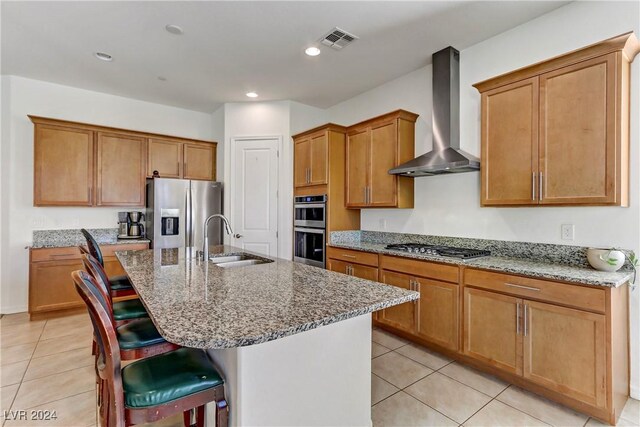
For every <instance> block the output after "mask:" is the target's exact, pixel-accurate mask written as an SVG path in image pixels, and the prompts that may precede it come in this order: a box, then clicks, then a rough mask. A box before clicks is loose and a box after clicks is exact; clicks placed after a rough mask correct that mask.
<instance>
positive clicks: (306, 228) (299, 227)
mask: <svg viewBox="0 0 640 427" xmlns="http://www.w3.org/2000/svg"><path fill="white" fill-rule="evenodd" d="M326 208H327V196H326V195H324V194H323V195H318V196H298V197H295V198H294V204H293V212H294V214H293V218H294V220H293V234H294V250H293V260H294V261H297V262H302V263H304V264H309V265H314V266H316V267H321V268H324V264H325V252H326V249H325V243H326V232H327V221H326V218H327V209H326Z"/></svg>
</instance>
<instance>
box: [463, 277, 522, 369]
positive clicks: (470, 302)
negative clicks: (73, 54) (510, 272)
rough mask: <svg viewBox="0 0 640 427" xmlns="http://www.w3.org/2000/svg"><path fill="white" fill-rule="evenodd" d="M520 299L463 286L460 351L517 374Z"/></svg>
mask: <svg viewBox="0 0 640 427" xmlns="http://www.w3.org/2000/svg"><path fill="white" fill-rule="evenodd" d="M521 301H522V300H520V299H518V298H514V297H511V296H507V295H502V294H497V293H493V292H486V291H481V290H478V289H473V288H465V290H464V343H463V350H462V351H463V353H464V354H465V355H467V356H469V357H473V358H475V359H478V360H481V361H482V362H484V363H486V364H488V365H491V366H494V367H496V368H498V369H501V370H503V371H505V372H509V373H512V374H517V375H521V374H522V351H521V349H522V335H521V334H520V330H519V328H520V326H519V325H520V317H519V316H520V307H521V305H522V304H521Z"/></svg>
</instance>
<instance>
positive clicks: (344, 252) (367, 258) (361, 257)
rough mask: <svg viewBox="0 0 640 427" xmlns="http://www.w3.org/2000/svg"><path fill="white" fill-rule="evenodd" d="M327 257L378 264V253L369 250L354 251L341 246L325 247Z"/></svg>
mask: <svg viewBox="0 0 640 427" xmlns="http://www.w3.org/2000/svg"><path fill="white" fill-rule="evenodd" d="M327 258H333V259H337V260H341V261H347V262H353V263H356V264H363V265H370V266H372V267H377V266H378V254H372V253H369V252H361V251H354V250H351V249H342V248H332V247H328V248H327Z"/></svg>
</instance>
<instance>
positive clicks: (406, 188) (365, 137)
mask: <svg viewBox="0 0 640 427" xmlns="http://www.w3.org/2000/svg"><path fill="white" fill-rule="evenodd" d="M417 118H418V115H417V114H414V113H410V112H408V111H404V110H398V111H394V112H392V113H389V114H385V115H383V116H379V117H375V118H373V119H370V120H367V121H365V122H362V123H358V124H356V125H353V126H351V127H349V129H348V131H347V159H346V206H347V207H349V208H369V207H394V208H412V207H413V194H414V193H413V179H412V178H408V177H400V176H397V175H390V174H389V172H388V171H389V169H392V168H394V167H395V166H398V165H400V164H401V163H404V162H406V161H409V160H411V159H412V158H413V157H414V152H415V122H416V119H417Z"/></svg>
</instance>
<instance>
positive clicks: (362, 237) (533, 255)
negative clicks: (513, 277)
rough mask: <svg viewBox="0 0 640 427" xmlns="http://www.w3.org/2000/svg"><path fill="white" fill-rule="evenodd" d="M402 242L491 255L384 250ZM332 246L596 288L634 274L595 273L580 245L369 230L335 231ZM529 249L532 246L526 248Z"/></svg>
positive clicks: (621, 281)
mask: <svg viewBox="0 0 640 427" xmlns="http://www.w3.org/2000/svg"><path fill="white" fill-rule="evenodd" d="M401 242H416V243H427V244H436V245H449V246H458V247H464V248H472V249H487V250H490V251H491V256H488V257H483V258H475V259H470V260H461V259H458V258H447V257H440V256H433V255H424V254H414V253H407V252H400V251H394V250H389V249H385V246H386V245H387V244H389V243H401ZM331 246H333V247H338V248H347V249H355V250H361V251H366V252H374V253H381V254H388V255H394V256H402V257H407V258H415V259H423V260H428V261H438V262H442V263H447V264H456V265H465V266H469V267H477V268H482V269H486V270H493V271H499V272H505V273H513V274H521V275H524V276H531V277H539V278H543V279H552V280H561V281H566V282H575V283H581V284H588V285H595V286H608V287H618V286H620V285H622V284H624V283H626V282H627V281H629V280H630V279H631V278H632V277H633V272H632V271H629V270H620V271H617V272H615V273H608V272H604V271H597V270H594V269H593V268H591V267H590V266H589V264H588V261H587V260H586V248H582V247H580V246H566V247H565V246H563V245H548V244H541V243H525V242H507V241H499V240H482V239H464V238H458V237H440V236H421V235H417V234H401V233H382V232H370V231H362V232H360V231H339V232H333V233H331ZM527 246H531V247H530V248H527ZM545 249H547V251H545ZM582 258H584V259H582Z"/></svg>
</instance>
